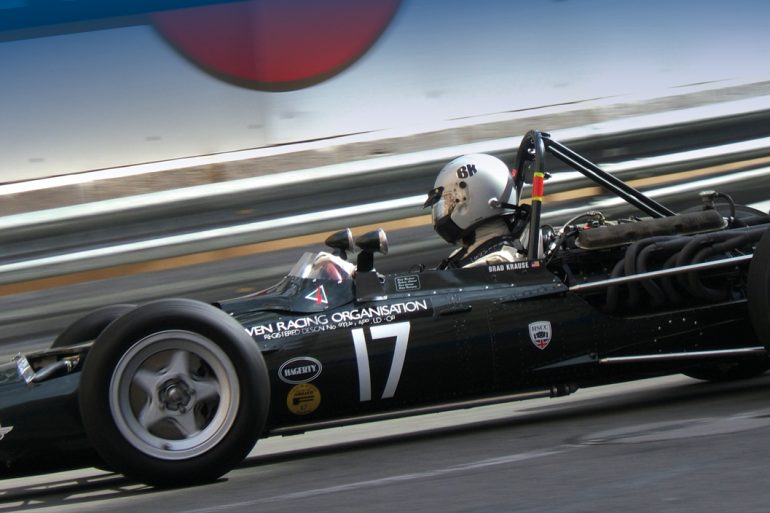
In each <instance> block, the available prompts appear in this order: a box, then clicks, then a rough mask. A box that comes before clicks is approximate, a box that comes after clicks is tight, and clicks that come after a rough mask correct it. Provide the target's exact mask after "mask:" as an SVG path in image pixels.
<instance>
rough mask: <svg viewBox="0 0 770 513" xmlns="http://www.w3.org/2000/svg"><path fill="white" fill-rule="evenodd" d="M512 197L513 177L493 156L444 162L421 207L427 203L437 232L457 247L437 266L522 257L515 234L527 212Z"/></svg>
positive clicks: (460, 265)
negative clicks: (430, 208)
mask: <svg viewBox="0 0 770 513" xmlns="http://www.w3.org/2000/svg"><path fill="white" fill-rule="evenodd" d="M515 196H516V193H515V192H514V190H513V177H512V176H511V173H510V172H509V171H508V167H507V166H506V165H505V163H503V161H501V160H500V159H498V158H496V157H493V156H491V155H485V154H471V155H464V156H462V157H458V158H456V159H454V160H453V161H451V162H450V163H448V164H447V165H445V166H444V167H443V168H442V169H441V171H439V174H438V177H436V182H435V184H434V188H433V190H431V191H430V192H428V199H427V201H425V205H424V207H432V216H433V229H434V230H436V233H438V234H439V236H441V238H443V239H444V240H446V241H447V242H449V243H450V244H455V245H457V246H459V247H458V249H457V250H455V251H454V252H453V253H452V254H450V255H449V257H448V258H446V259H445V260H444V261H443V262H441V264H440V265H439V267H438V268H439V269H457V268H461V267H472V266H477V265H494V264H500V263H505V262H515V261H520V260H526V255H525V253H526V252H525V250H524V247H523V245H522V244H521V241H520V240H519V239H518V237H519V236H521V235H522V233H523V231H524V229H525V228H526V218H527V214H528V212H529V210H528V208H527V207H526V206H521V207H519V206H517V205H516V203H517V202H518V198H516V197H515ZM511 200H512V201H511Z"/></svg>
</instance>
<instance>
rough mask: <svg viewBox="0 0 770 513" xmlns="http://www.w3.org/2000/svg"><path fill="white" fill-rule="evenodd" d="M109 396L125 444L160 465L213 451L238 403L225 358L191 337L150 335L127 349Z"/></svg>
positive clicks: (208, 344) (213, 345)
mask: <svg viewBox="0 0 770 513" xmlns="http://www.w3.org/2000/svg"><path fill="white" fill-rule="evenodd" d="M109 394H110V395H109V399H110V410H111V412H112V418H113V419H114V421H115V425H116V426H117V428H118V430H119V431H120V433H121V434H122V435H123V437H124V438H125V440H126V441H127V442H128V443H129V444H130V445H132V446H133V447H134V448H136V449H137V450H139V451H141V452H143V453H145V454H147V455H150V456H153V457H155V458H159V459H163V460H180V459H188V458H194V457H196V456H199V455H201V454H204V453H206V452H207V451H209V450H210V449H212V448H213V447H215V446H216V445H217V444H218V443H219V442H220V441H221V440H222V439H223V438H224V437H225V436H226V435H227V433H228V432H229V431H230V428H231V427H232V425H233V423H234V421H235V416H236V413H237V411H238V405H239V402H240V393H239V386H238V378H237V374H236V371H235V368H234V367H233V364H232V363H231V361H230V359H229V358H228V356H227V355H226V354H225V352H224V351H223V350H222V349H221V348H220V347H219V346H218V345H217V344H216V343H215V342H213V341H212V340H210V339H208V338H206V337H204V336H202V335H200V334H197V333H192V332H189V331H163V332H159V333H153V334H152V335H149V336H148V337H146V338H144V339H142V340H140V341H139V342H137V343H136V344H134V345H133V346H131V347H130V348H129V349H128V351H126V352H125V354H124V355H123V356H122V357H121V359H120V361H119V362H118V364H117V365H116V367H115V370H114V372H113V374H112V379H111V380H110V390H109Z"/></svg>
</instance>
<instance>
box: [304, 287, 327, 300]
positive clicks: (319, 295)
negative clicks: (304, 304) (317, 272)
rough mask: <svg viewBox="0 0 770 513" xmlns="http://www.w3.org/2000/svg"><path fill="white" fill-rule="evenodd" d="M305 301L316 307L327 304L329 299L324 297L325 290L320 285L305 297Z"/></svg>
mask: <svg viewBox="0 0 770 513" xmlns="http://www.w3.org/2000/svg"><path fill="white" fill-rule="evenodd" d="M305 299H307V300H310V301H312V302H313V303H315V304H317V305H328V304H329V298H328V297H326V289H324V286H323V285H321V286H320V287H318V288H317V289H315V290H314V291H313V292H311V293H310V294H308V295H307V296H305Z"/></svg>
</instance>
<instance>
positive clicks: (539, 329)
mask: <svg viewBox="0 0 770 513" xmlns="http://www.w3.org/2000/svg"><path fill="white" fill-rule="evenodd" d="M529 339H530V340H531V341H532V343H533V344H534V345H535V347H536V348H538V349H545V348H546V347H548V344H550V343H551V321H535V322H530V323H529Z"/></svg>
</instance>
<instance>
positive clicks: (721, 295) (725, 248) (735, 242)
mask: <svg viewBox="0 0 770 513" xmlns="http://www.w3.org/2000/svg"><path fill="white" fill-rule="evenodd" d="M763 233H764V230H763V231H747V232H745V233H742V234H740V235H736V236H734V237H733V238H731V239H728V240H726V241H724V242H720V243H716V244H712V245H711V246H708V247H706V248H703V249H701V250H700V251H698V253H696V254H695V256H694V258H693V261H692V263H694V264H697V263H700V262H703V261H705V260H706V259H707V258H709V257H711V256H713V255H719V254H724V253H729V252H730V251H732V250H734V249H738V248H740V247H743V246H747V245H749V244H753V243H755V242H757V241H758V240H759V238H760V237H761V236H762V234H763ZM687 285H688V290H689V291H690V293H691V294H692V295H694V296H696V297H700V298H703V299H707V300H711V301H722V300H725V299H727V297H728V293H727V289H724V288H723V289H717V288H714V287H707V286H706V285H704V284H703V281H702V280H701V279H700V276H698V273H687Z"/></svg>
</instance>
